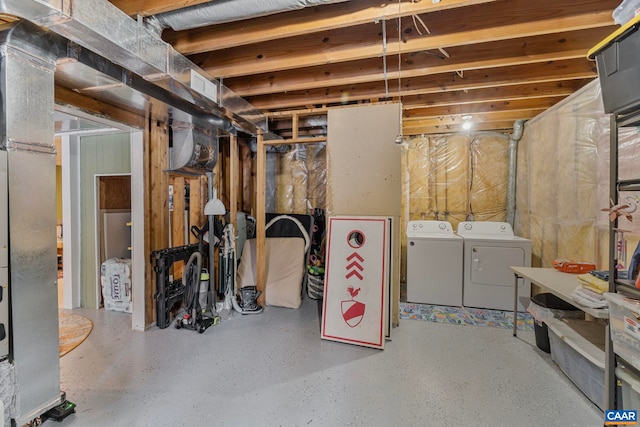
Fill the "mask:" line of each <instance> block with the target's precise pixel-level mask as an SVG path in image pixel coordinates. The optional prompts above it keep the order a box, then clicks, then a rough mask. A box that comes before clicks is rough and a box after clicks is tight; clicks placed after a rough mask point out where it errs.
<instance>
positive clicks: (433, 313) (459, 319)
mask: <svg viewBox="0 0 640 427" xmlns="http://www.w3.org/2000/svg"><path fill="white" fill-rule="evenodd" d="M400 318H401V319H411V320H426V321H429V322H439V323H452V324H455V325H476V326H493V327H498V328H506V329H512V328H513V311H501V310H489V309H482V308H466V307H447V306H442V305H427V304H413V303H406V302H401V303H400ZM518 329H520V330H533V317H532V316H531V315H530V314H529V313H520V312H519V313H518Z"/></svg>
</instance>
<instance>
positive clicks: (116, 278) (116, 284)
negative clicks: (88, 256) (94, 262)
mask: <svg viewBox="0 0 640 427" xmlns="http://www.w3.org/2000/svg"><path fill="white" fill-rule="evenodd" d="M100 282H101V284H102V298H103V300H104V308H106V309H107V310H113V311H123V312H125V313H131V311H132V306H131V260H130V259H124V258H111V259H108V260H106V261H105V262H103V263H102V267H101V268H100Z"/></svg>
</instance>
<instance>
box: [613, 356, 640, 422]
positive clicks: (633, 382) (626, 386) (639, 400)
mask: <svg viewBox="0 0 640 427" xmlns="http://www.w3.org/2000/svg"><path fill="white" fill-rule="evenodd" d="M616 377H618V379H619V380H620V383H621V387H620V389H621V392H622V393H621V394H622V409H627V410H631V409H635V410H636V411H638V412H640V378H638V377H637V376H636V375H635V374H633V373H632V372H631V371H630V370H629V369H627V368H625V367H624V366H618V367H617V368H616Z"/></svg>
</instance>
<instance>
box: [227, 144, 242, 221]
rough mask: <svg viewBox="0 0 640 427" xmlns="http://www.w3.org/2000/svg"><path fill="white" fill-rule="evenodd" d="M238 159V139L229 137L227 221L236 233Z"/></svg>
mask: <svg viewBox="0 0 640 427" xmlns="http://www.w3.org/2000/svg"><path fill="white" fill-rule="evenodd" d="M239 162H240V159H239V157H238V137H237V136H236V135H230V136H229V217H230V218H229V219H230V221H231V224H233V229H234V230H236V233H237V232H238V230H237V227H238V221H237V217H238V189H239V185H238V182H239V176H238V173H239V166H240V163H239Z"/></svg>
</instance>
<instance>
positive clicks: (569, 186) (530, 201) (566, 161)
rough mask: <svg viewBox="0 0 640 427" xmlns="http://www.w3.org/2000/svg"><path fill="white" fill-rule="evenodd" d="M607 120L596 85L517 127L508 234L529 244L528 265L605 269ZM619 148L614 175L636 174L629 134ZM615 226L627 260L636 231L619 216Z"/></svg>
mask: <svg viewBox="0 0 640 427" xmlns="http://www.w3.org/2000/svg"><path fill="white" fill-rule="evenodd" d="M609 120H610V119H609V115H607V114H604V109H603V106H602V98H601V91H600V85H599V83H598V81H597V80H596V81H594V82H592V83H590V84H588V85H587V86H585V87H584V88H582V89H581V90H580V91H578V92H576V93H575V94H573V95H571V96H570V97H568V98H566V99H565V100H563V101H561V102H560V103H558V104H557V105H555V106H554V107H552V108H550V109H548V110H547V111H545V112H544V113H542V114H540V115H538V116H537V117H535V118H534V119H532V120H531V121H529V122H527V123H526V124H525V130H524V135H523V137H522V140H521V141H520V144H519V149H518V170H517V187H516V217H515V229H516V232H517V233H518V234H520V235H522V236H524V237H528V238H530V239H531V241H532V253H533V260H532V265H533V266H541V267H551V266H552V262H553V260H554V259H557V258H566V259H574V260H580V261H592V262H595V263H596V266H597V268H599V269H607V268H608V233H609V230H608V227H609V219H608V215H607V212H604V211H602V209H606V208H608V207H609V206H610V203H609ZM619 151H620V160H619V164H620V176H621V178H625V177H628V178H630V177H632V176H634V175H635V176H637V160H634V159H638V156H639V155H640V142H639V141H638V132H637V129H624V130H621V132H620V149H619ZM634 170H635V171H634ZM624 196H625V194H620V195H619V197H620V199H622V198H623V197H624ZM619 227H620V228H623V229H626V230H629V231H628V233H626V236H625V237H626V238H627V240H628V243H627V245H628V253H629V257H630V253H631V252H633V249H634V248H635V245H636V242H637V240H638V238H637V236H638V235H639V234H640V233H639V232H640V227H639V226H638V224H637V222H629V221H627V220H626V219H620V221H619Z"/></svg>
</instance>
